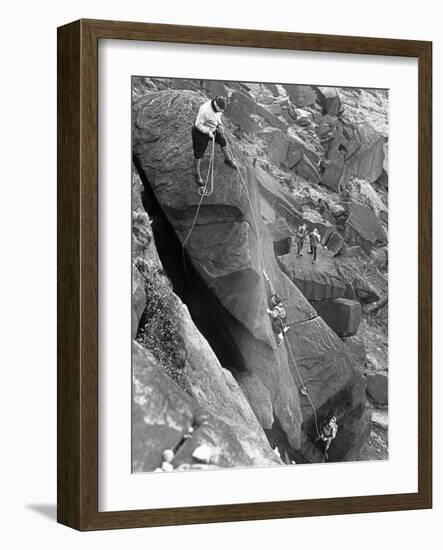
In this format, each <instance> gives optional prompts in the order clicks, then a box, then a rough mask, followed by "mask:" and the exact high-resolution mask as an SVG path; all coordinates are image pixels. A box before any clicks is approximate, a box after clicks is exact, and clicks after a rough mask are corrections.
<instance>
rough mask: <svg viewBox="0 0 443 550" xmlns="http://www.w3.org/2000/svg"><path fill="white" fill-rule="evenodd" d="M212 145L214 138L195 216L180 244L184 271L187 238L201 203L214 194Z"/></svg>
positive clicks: (195, 220)
mask: <svg viewBox="0 0 443 550" xmlns="http://www.w3.org/2000/svg"><path fill="white" fill-rule="evenodd" d="M214 143H215V136H214V137H213V138H212V151H211V158H210V160H209V166H208V173H207V174H206V181H205V184H204V186H203V187H199V189H198V193H199V195H200V200H199V202H198V206H197V210H196V212H195V216H194V219H193V221H192V224H191V228H190V230H189V232H188V235H187V236H186V239H185V240H184V241H183V244H182V256H183V266H184V268H185V270H186V262H185V246H186V243H187V242H188V240H189V237H190V236H191V234H192V232H193V230H194V227H195V224H196V222H197V218H198V214H199V212H200V208H201V205H202V203H203V200H204V198H205V197H209V196H211V195H212V193H213V192H214V151H215V148H214ZM209 175H211V183H210V186H209V189H208V182H209ZM200 189H201V191H200Z"/></svg>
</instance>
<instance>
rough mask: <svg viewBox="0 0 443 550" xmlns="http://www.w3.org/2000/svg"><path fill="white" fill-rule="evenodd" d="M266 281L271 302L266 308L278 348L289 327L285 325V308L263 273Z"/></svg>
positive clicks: (264, 273) (264, 272)
mask: <svg viewBox="0 0 443 550" xmlns="http://www.w3.org/2000/svg"><path fill="white" fill-rule="evenodd" d="M263 275H264V277H265V281H266V283H267V285H268V293H269V302H268V307H267V308H266V311H267V313H269V315H270V317H271V326H272V330H273V331H274V334H275V335H276V336H277V346H280V345H281V344H282V342H283V339H284V335H285V334H286V333H287V332H288V330H289V327H287V326H286V325H285V320H286V310H285V308H284V307H283V302H282V299H281V298H280V296H279V295H278V294H277V293H276V292H275V290H274V287H273V285H272V282H271V281H270V279H269V277H268V276H267V274H266V271H263Z"/></svg>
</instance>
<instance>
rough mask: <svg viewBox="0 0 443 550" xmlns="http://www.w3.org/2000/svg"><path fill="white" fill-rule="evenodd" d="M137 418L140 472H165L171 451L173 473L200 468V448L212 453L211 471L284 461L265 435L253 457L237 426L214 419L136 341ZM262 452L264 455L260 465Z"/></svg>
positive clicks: (136, 453)
mask: <svg viewBox="0 0 443 550" xmlns="http://www.w3.org/2000/svg"><path fill="white" fill-rule="evenodd" d="M132 415H133V422H132V439H133V471H135V472H146V471H152V470H155V469H156V468H159V467H161V465H162V462H163V452H164V451H165V450H168V449H169V450H172V451H173V453H174V459H173V461H172V466H173V468H174V469H176V468H181V469H193V468H196V467H199V466H198V463H199V461H198V460H195V458H193V453H194V451H195V450H196V449H197V448H198V447H200V446H201V445H206V446H208V447H209V449H210V451H211V452H210V458H209V460H208V461H207V464H208V467H211V466H212V467H215V466H217V467H220V468H226V467H233V466H236V467H238V466H253V465H256V466H260V465H261V466H264V465H273V464H276V463H278V462H279V460H278V459H277V457H276V456H275V455H274V453H273V452H272V451H271V449H270V448H269V445H268V444H267V442H266V439H265V436H264V433H263V432H262V434H263V435H262V438H261V439H262V444H261V445H260V440H259V441H255V442H254V443H255V445H254V447H255V448H254V451H253V454H252V455H251V454H250V453H248V450H249V449H248V447H249V445H248V444H247V443H246V444H245V442H244V441H243V440H242V439H241V435H240V434H239V433H238V432H237V431H236V429H235V428H236V427H237V426H232V425H230V424H227V423H226V421H225V420H224V419H222V418H220V416H214V415H213V414H211V413H210V412H209V411H208V410H207V409H206V408H205V407H203V406H201V405H200V404H199V403H198V401H197V400H196V399H195V398H193V397H191V396H189V395H188V394H186V393H185V392H184V391H183V390H182V389H181V388H180V387H179V386H178V385H177V384H176V383H175V382H174V381H173V380H171V379H170V378H169V377H168V376H167V375H166V374H165V373H164V372H163V371H162V370H161V369H160V368H159V366H158V365H157V364H156V361H155V359H154V357H153V356H152V355H151V354H150V353H149V352H148V351H147V350H146V349H144V348H143V347H142V346H140V345H139V344H137V343H136V342H134V344H133V413H132ZM261 447H262V448H261ZM263 450H264V451H265V452H263ZM260 451H261V452H262V455H261V456H259V459H258V460H257V457H258V455H260Z"/></svg>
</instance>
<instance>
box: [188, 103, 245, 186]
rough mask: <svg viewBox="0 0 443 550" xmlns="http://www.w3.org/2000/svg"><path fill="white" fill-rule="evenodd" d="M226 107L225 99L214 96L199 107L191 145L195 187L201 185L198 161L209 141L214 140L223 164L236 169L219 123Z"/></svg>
mask: <svg viewBox="0 0 443 550" xmlns="http://www.w3.org/2000/svg"><path fill="white" fill-rule="evenodd" d="M226 107H227V101H226V98H224V97H223V96H216V97H215V98H214V99H210V100H209V101H206V102H205V103H203V105H201V107H200V109H199V110H198V113H197V117H196V119H195V123H194V126H193V127H192V145H193V148H194V177H195V181H196V183H197V185H199V186H201V185H203V180H202V177H201V174H200V161H201V159H202V157H203V155H204V154H205V151H206V148H207V147H208V143H209V140H211V139H212V140H214V141H215V143H218V145H220V147H221V150H222V153H223V156H224V157H225V163H226V164H228V165H229V166H231V168H237V165H236V164H235V162H234V160H233V159H232V158H231V155H230V154H229V152H228V148H227V143H226V138H225V136H224V130H223V126H222V123H221V115H222V112H223V111H225V109H226Z"/></svg>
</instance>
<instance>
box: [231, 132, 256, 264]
mask: <svg viewBox="0 0 443 550" xmlns="http://www.w3.org/2000/svg"><path fill="white" fill-rule="evenodd" d="M225 137H226V136H225ZM226 145H227V148H228V152H229V154H230V155H231V157H232V158H234V160H236V159H235V155H234V153H233V151H232V149H231V146H230V144H229V141H228V138H227V137H226ZM236 164H237V167H238V168H237V171H238V175H239V176H240V180H241V182H242V184H243V187H244V188H245V191H246V197H247V199H248V203H249V208H250V210H251V214H252V219H253V221H254V227H255V236H256V238H257V244H258V250H259V253H260V259H261V264H262V271H264V270H265V260H264V257H263V250H262V247H261V242H260V235H259V232H258V225H257V220H256V219H255V215H254V209H253V208H252V201H251V195H250V194H249V189H248V186H247V185H246V182H245V180H244V178H243V176H242V173H241V172H240V168H239V167H240V164H239V163H238V162H237V163H236Z"/></svg>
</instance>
